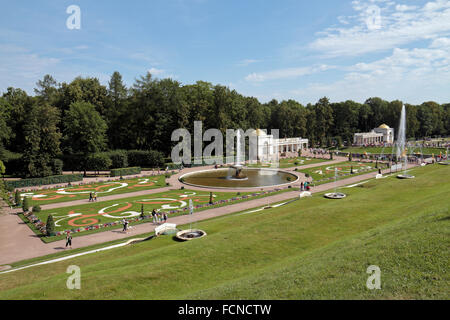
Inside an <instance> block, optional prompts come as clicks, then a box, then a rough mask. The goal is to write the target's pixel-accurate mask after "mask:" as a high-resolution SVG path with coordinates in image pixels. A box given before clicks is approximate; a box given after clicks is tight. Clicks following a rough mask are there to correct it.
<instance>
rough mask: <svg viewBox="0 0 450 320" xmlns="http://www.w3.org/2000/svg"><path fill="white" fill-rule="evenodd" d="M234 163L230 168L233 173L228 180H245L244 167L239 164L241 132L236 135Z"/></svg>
mask: <svg viewBox="0 0 450 320" xmlns="http://www.w3.org/2000/svg"><path fill="white" fill-rule="evenodd" d="M236 140H237V142H236V144H237V145H236V161H235V164H233V165H232V166H231V169H233V171H234V172H233V173H232V174H231V175H230V179H237V180H247V179H248V177H247V176H246V175H245V174H244V171H243V169H244V166H243V165H242V164H241V132H240V131H239V130H238V132H237V133H236Z"/></svg>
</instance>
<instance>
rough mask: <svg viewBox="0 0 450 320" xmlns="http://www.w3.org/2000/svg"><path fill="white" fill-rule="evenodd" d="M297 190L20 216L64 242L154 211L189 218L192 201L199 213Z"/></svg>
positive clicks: (47, 237)
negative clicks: (70, 236) (66, 237)
mask: <svg viewBox="0 0 450 320" xmlns="http://www.w3.org/2000/svg"><path fill="white" fill-rule="evenodd" d="M293 190H298V189H296V188H291V187H284V188H274V189H272V190H266V191H253V192H237V193H236V192H234V193H232V192H214V193H213V192H207V191H192V190H188V189H184V188H183V190H168V191H166V192H163V193H154V194H149V195H145V196H137V197H131V198H127V197H124V198H120V199H116V200H110V201H102V202H95V201H94V202H91V203H86V204H83V205H77V206H69V207H60V208H55V209H49V210H42V211H41V210H38V211H33V210H32V209H31V210H27V211H26V212H23V213H20V214H19V216H20V218H21V219H22V220H23V221H24V222H25V223H27V225H28V226H29V227H30V228H31V229H32V230H33V231H34V232H35V233H36V234H37V235H38V236H39V237H40V238H41V240H42V241H44V242H46V243H48V242H53V241H58V240H61V239H63V238H64V237H65V236H66V234H67V233H72V234H73V235H74V236H83V235H87V234H91V233H96V232H104V231H110V230H113V229H118V228H121V227H122V226H123V221H122V220H123V219H126V220H127V221H129V222H130V223H131V225H136V224H141V223H152V222H153V219H152V218H153V217H152V215H151V213H152V211H153V210H156V211H157V212H158V213H161V214H162V213H166V214H167V216H168V218H173V217H176V216H180V215H186V214H189V210H190V208H189V206H188V205H189V201H190V200H192V202H193V209H194V210H195V211H196V212H199V211H203V210H207V209H212V208H217V207H221V206H226V205H230V204H236V203H240V202H244V201H248V200H254V199H258V198H264V197H267V196H272V195H276V194H280V193H283V192H289V191H293ZM49 216H51V217H49ZM49 218H50V220H49ZM49 221H51V223H50V225H49Z"/></svg>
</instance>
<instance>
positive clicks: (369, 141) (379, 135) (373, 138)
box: [353, 124, 394, 146]
mask: <svg viewBox="0 0 450 320" xmlns="http://www.w3.org/2000/svg"><path fill="white" fill-rule="evenodd" d="M386 143H388V144H392V143H394V129H393V128H390V127H389V126H388V125H387V124H382V125H381V126H379V127H378V128H375V129H373V130H372V131H371V132H363V133H355V135H354V137H353V144H354V145H357V146H363V145H384V144H386Z"/></svg>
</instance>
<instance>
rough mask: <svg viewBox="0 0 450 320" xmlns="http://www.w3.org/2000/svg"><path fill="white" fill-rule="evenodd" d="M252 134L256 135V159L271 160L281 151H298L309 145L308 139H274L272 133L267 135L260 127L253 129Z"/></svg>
mask: <svg viewBox="0 0 450 320" xmlns="http://www.w3.org/2000/svg"><path fill="white" fill-rule="evenodd" d="M254 134H255V135H256V136H257V161H267V162H271V161H272V160H273V159H274V158H276V157H279V156H280V154H281V153H286V152H298V151H299V150H303V149H307V148H308V145H309V141H308V139H303V138H285V139H274V137H273V135H268V134H267V133H266V132H264V131H263V130H260V129H257V130H255V132H254Z"/></svg>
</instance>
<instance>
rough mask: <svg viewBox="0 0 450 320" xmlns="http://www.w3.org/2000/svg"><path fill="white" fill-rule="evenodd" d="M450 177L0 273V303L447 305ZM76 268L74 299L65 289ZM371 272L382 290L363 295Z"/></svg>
mask: <svg viewBox="0 0 450 320" xmlns="http://www.w3.org/2000/svg"><path fill="white" fill-rule="evenodd" d="M449 172H450V171H449V170H448V167H445V166H427V167H425V168H419V169H417V170H415V173H414V174H415V175H417V179H416V180H414V181H406V180H404V181H401V180H397V179H395V178H388V179H383V180H378V181H373V182H370V183H368V184H365V185H363V187H357V188H351V189H345V190H346V191H345V192H346V193H348V194H349V197H348V198H347V199H345V200H343V201H332V200H325V199H323V198H321V197H319V196H315V197H313V198H311V199H307V200H301V201H298V202H294V203H292V204H290V205H287V206H284V207H280V208H277V209H270V210H265V211H262V212H257V213H253V214H245V215H233V216H226V217H222V218H218V219H214V220H210V221H206V222H203V223H199V224H198V227H201V228H203V229H205V230H206V231H207V232H208V237H206V238H204V239H202V240H197V241H192V242H188V243H178V242H175V241H173V240H172V239H171V238H170V237H163V238H160V239H157V240H152V241H150V242H146V243H142V244H138V245H134V246H131V247H127V248H120V249H115V250H112V251H108V252H103V253H98V254H95V255H89V256H85V257H79V258H76V259H72V260H69V261H64V262H60V263H56V264H52V265H48V266H39V267H34V268H31V269H28V270H23V271H18V272H14V273H11V274H4V275H0V298H2V299H23V298H32V299H43V298H44V299H45V298H56V299H61V298H65V299H94V298H95V299H111V298H116V299H136V298H137V299H142V298H153V299H165V298H168V299H177V298H178V299H179V298H207V299H208V298H214V299H218V298H233V299H234V298H243V299H245V298H262V299H265V298H271V299H279V298H288V299H303V298H306V299H308V298H397V299H405V298H406V299H409V298H442V299H448V297H449V296H448V290H447V288H448V284H449V282H448V281H449V278H448V271H447V270H446V268H447V267H448V260H449V254H448V249H447V248H448V246H449V243H448V242H449V240H448V239H449V237H448V229H449V228H448V227H449V213H448V208H449V200H448V194H449V191H450V179H449V178H450V175H449ZM400 186H401V188H399V187H400ZM394 190H395V191H394ZM386 191H390V192H386ZM343 204H345V205H343ZM380 204H382V205H380ZM73 264H75V265H79V266H80V267H81V270H82V271H81V272H82V290H80V291H70V290H67V289H66V287H65V283H66V280H67V276H68V275H67V274H66V273H65V271H66V268H67V267H68V266H69V265H73ZM371 264H375V265H378V266H380V268H381V271H382V287H383V289H382V290H380V291H376V292H373V291H369V290H367V289H366V288H365V282H366V279H367V277H368V275H367V274H366V273H365V271H366V268H367V266H369V265H371Z"/></svg>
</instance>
